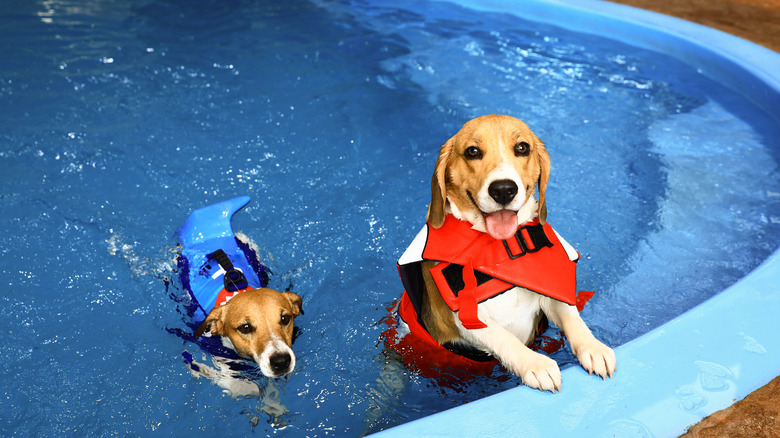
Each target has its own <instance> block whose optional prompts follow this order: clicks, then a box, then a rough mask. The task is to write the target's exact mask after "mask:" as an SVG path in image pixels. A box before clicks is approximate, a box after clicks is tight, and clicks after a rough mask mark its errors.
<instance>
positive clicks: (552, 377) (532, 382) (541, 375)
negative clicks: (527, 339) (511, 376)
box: [516, 353, 563, 392]
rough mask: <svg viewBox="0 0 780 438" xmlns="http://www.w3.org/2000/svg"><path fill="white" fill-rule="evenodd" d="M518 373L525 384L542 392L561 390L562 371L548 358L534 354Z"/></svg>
mask: <svg viewBox="0 0 780 438" xmlns="http://www.w3.org/2000/svg"><path fill="white" fill-rule="evenodd" d="M518 368H519V372H518V373H516V374H517V375H518V376H519V377H520V379H522V381H523V384H524V385H526V386H528V387H531V388H534V389H538V390H541V391H550V392H556V391H560V390H561V382H562V381H563V380H562V379H561V370H560V368H558V364H557V363H556V362H555V361H554V360H552V359H550V358H549V357H547V356H543V355H541V354H538V353H534V355H533V356H531V357H529V358H528V359H526V360H524V361H523V364H522V365H521V366H520V367H518Z"/></svg>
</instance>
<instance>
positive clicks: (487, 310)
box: [454, 287, 544, 344]
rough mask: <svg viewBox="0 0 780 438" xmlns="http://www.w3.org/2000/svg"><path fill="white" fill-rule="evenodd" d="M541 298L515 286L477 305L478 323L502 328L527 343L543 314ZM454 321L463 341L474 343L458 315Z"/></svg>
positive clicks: (469, 331)
mask: <svg viewBox="0 0 780 438" xmlns="http://www.w3.org/2000/svg"><path fill="white" fill-rule="evenodd" d="M543 298H544V297H543V296H541V295H539V294H537V293H534V292H531V291H529V290H528V289H525V288H521V287H514V288H512V289H510V290H508V291H506V292H504V293H502V294H499V295H496V296H495V297H493V298H490V299H488V300H485V301H483V302H482V303H480V304H479V306H478V308H477V312H478V315H479V319H480V321H483V322H485V323H486V324H488V325H491V324H495V325H497V326H500V327H503V328H504V329H506V330H507V331H509V332H510V333H512V334H513V335H514V336H515V337H517V339H519V340H520V341H521V342H523V343H524V344H528V343H529V342H530V341H531V336H532V335H533V333H534V330H535V329H536V322H537V318H538V316H539V313H540V312H541V311H542V308H541V300H542V299H543ZM454 319H455V322H456V324H457V325H458V329H459V331H460V334H461V336H463V338H465V339H468V340H470V341H472V342H475V341H477V339H475V338H474V336H472V335H473V333H472V331H471V330H468V329H466V328H465V327H463V325H462V324H461V323H460V320H459V318H458V317H457V316H455V317H454Z"/></svg>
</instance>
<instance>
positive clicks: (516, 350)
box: [462, 312, 562, 392]
mask: <svg viewBox="0 0 780 438" xmlns="http://www.w3.org/2000/svg"><path fill="white" fill-rule="evenodd" d="M479 319H480V320H481V321H482V322H484V323H485V324H486V325H487V327H486V328H482V329H472V330H466V329H463V330H462V333H463V334H464V338H465V339H466V340H467V341H469V342H471V343H473V344H476V345H481V346H484V347H485V348H486V349H487V350H488V351H490V352H491V353H492V354H493V355H494V356H495V357H496V358H497V359H498V360H499V361H501V363H502V364H503V365H504V366H505V367H506V368H507V369H508V370H509V371H510V372H512V373H513V374H515V375H517V376H518V377H520V379H521V380H522V381H523V384H524V385H526V386H529V387H531V388H534V389H539V390H542V391H551V392H556V391H560V390H561V382H562V380H561V370H560V368H558V364H557V363H556V362H555V361H554V360H552V359H550V358H549V357H547V356H545V355H543V354H539V353H537V352H535V351H533V350H531V349H530V348H528V347H527V346H526V345H525V344H523V343H522V342H521V341H520V340H519V339H518V338H517V337H516V336H515V335H514V334H512V333H511V332H510V331H508V330H506V329H505V328H503V327H501V325H499V324H498V323H496V322H495V321H493V320H492V319H491V318H489V317H488V316H487V315H485V314H483V313H482V312H480V314H479Z"/></svg>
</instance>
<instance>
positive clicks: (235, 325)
mask: <svg viewBox="0 0 780 438" xmlns="http://www.w3.org/2000/svg"><path fill="white" fill-rule="evenodd" d="M301 304H302V300H301V297H300V296H298V295H297V294H294V293H292V292H282V293H280V292H277V291H275V290H273V289H266V288H263V289H253V290H248V291H244V292H241V293H239V294H237V295H235V296H234V297H233V298H232V299H230V301H228V302H227V303H225V304H224V305H222V306H216V307H214V309H212V310H211V312H209V315H208V316H207V317H206V320H205V321H204V322H203V324H201V326H200V327H199V328H198V330H197V331H196V332H195V336H201V335H203V334H204V333H206V332H211V334H213V335H219V336H221V337H222V340H223V342H225V343H226V344H227V345H228V346H229V347H230V348H232V349H234V350H235V351H236V352H237V353H238V354H240V355H241V356H243V357H246V358H249V359H252V360H254V361H255V362H257V364H258V365H259V366H260V371H262V373H263V374H264V375H266V376H268V377H281V376H283V375H285V374H289V373H290V372H292V370H293V369H294V368H295V354H294V353H293V351H292V348H291V345H292V338H293V323H294V320H295V317H296V316H298V315H301V314H303V309H302V307H301ZM228 342H229V344H228Z"/></svg>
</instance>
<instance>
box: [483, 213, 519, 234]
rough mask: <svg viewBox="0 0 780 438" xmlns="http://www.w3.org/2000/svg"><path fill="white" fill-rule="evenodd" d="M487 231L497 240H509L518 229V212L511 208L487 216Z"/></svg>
mask: <svg viewBox="0 0 780 438" xmlns="http://www.w3.org/2000/svg"><path fill="white" fill-rule="evenodd" d="M485 224H486V225H487V232H488V234H490V237H492V238H494V239H496V240H507V239H509V238H510V237H512V236H514V235H515V232H516V231H517V213H515V212H514V211H511V210H499V211H496V212H493V213H490V214H488V215H487V217H486V218H485Z"/></svg>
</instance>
